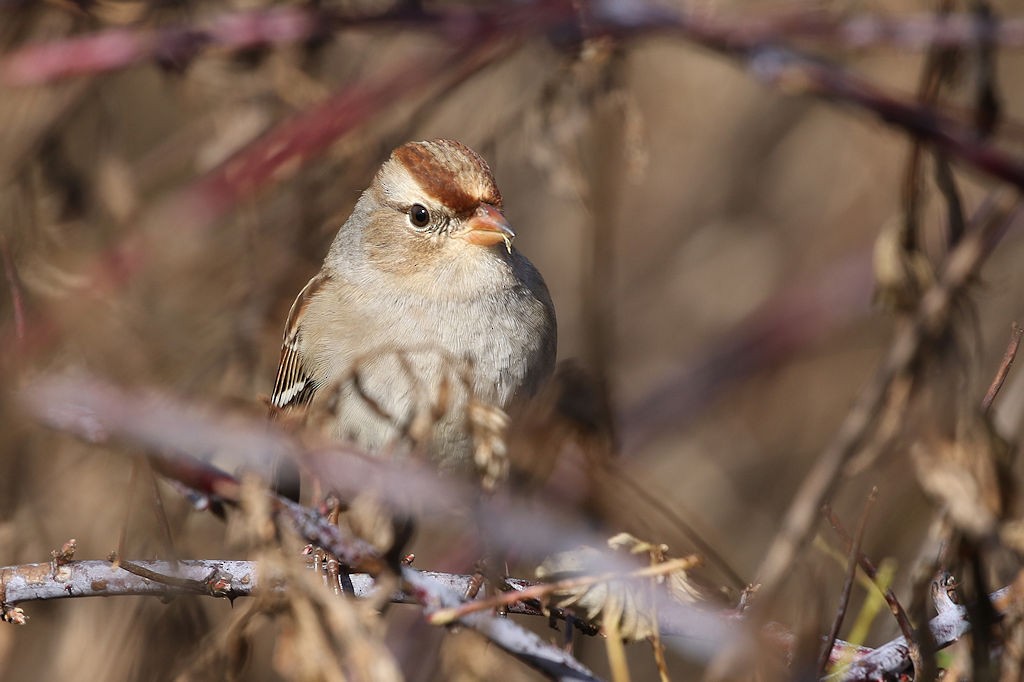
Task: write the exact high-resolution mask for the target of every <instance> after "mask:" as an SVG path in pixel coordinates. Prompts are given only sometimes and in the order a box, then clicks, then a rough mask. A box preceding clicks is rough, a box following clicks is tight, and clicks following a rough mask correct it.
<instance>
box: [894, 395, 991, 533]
mask: <svg viewBox="0 0 1024 682" xmlns="http://www.w3.org/2000/svg"><path fill="white" fill-rule="evenodd" d="M958 430H959V431H960V433H958V434H957V436H956V437H955V438H953V439H945V438H944V439H938V440H929V441H925V442H919V443H916V444H915V445H914V446H913V447H912V448H911V455H912V458H913V461H914V466H915V468H916V470H917V478H918V480H919V481H920V483H921V487H922V488H924V490H925V492H926V493H928V494H929V495H931V496H932V497H934V498H936V499H937V500H938V501H939V502H941V503H942V504H943V505H944V506H945V507H946V509H947V510H948V511H949V514H950V517H951V518H952V520H953V522H954V523H955V524H956V525H957V527H958V528H960V529H961V530H963V531H965V532H967V533H969V534H971V535H973V536H975V537H978V536H984V535H988V534H990V533H992V532H993V531H995V530H996V524H997V523H998V522H999V521H1000V520H1002V518H1003V516H1004V514H1005V512H1006V508H1007V505H1006V500H1007V499H1008V496H1009V492H1010V491H1009V490H1007V486H1008V482H1009V480H1010V479H1009V476H1008V475H1007V466H1008V465H1009V462H1010V454H1011V446H1010V444H1009V443H1007V442H1006V440H1005V439H1003V438H1002V437H1001V436H1000V435H999V434H998V433H996V431H995V429H994V427H993V426H992V424H991V422H990V420H989V419H988V418H987V417H985V416H982V415H978V416H977V417H976V418H974V419H971V420H970V421H969V423H968V424H967V425H966V426H964V427H963V428H960V429H958Z"/></svg>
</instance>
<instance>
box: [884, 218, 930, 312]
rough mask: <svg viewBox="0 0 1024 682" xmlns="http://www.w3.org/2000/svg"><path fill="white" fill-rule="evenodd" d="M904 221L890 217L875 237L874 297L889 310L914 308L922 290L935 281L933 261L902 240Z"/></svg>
mask: <svg viewBox="0 0 1024 682" xmlns="http://www.w3.org/2000/svg"><path fill="white" fill-rule="evenodd" d="M901 228H902V225H901V224H900V223H899V222H897V221H891V222H890V223H889V224H887V225H886V226H884V227H883V228H882V230H881V232H880V233H879V235H878V238H877V239H876V240H875V249H874V253H873V256H872V266H873V267H874V271H875V301H876V302H877V303H878V304H879V305H881V306H882V307H883V308H884V309H886V310H892V311H908V310H913V309H914V308H915V307H916V306H917V303H918V299H920V297H921V294H922V293H923V292H924V291H926V290H927V289H928V287H929V286H931V284H932V283H933V282H934V280H935V276H934V273H933V272H932V268H931V265H929V264H928V260H927V259H926V258H925V257H924V255H923V254H922V253H920V252H918V251H910V250H908V249H907V248H906V247H905V246H904V244H903V243H902V229H901Z"/></svg>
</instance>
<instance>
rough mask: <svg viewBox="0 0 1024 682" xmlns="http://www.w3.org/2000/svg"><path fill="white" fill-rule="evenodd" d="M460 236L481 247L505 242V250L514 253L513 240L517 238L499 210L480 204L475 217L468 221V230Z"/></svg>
mask: <svg viewBox="0 0 1024 682" xmlns="http://www.w3.org/2000/svg"><path fill="white" fill-rule="evenodd" d="M458 236H459V237H460V238H462V239H464V240H466V241H467V242H469V243H470V244H477V245H479V246H494V245H495V244H497V243H499V242H505V248H506V249H508V252H509V253H512V240H513V239H515V238H516V233H515V232H513V231H512V228H511V227H510V226H509V224H508V221H507V220H505V216H503V215H501V212H500V211H499V210H498V209H496V208H494V207H493V206H491V205H490V204H480V206H479V207H477V209H476V212H475V213H474V214H473V217H471V218H470V219H469V220H468V221H466V229H465V230H463V231H462V232H461V233H460V234H459V235H458Z"/></svg>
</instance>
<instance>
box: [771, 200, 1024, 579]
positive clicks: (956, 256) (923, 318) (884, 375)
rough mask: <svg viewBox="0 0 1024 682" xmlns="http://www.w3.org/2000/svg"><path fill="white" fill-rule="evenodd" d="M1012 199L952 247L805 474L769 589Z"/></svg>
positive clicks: (775, 546)
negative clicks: (908, 319) (916, 305)
mask: <svg viewBox="0 0 1024 682" xmlns="http://www.w3.org/2000/svg"><path fill="white" fill-rule="evenodd" d="M1009 200H1012V201H1013V203H1014V204H1016V199H1015V198H1012V199H1011V198H1010V197H1008V195H1006V194H1004V195H1001V196H1000V197H997V198H994V199H992V200H990V201H989V202H987V203H986V204H985V205H984V206H983V207H982V209H980V210H979V211H978V214H977V215H975V216H974V220H973V221H972V229H971V230H970V231H969V232H968V234H967V235H966V236H965V237H964V239H963V240H962V241H961V242H960V243H959V244H958V245H957V246H956V248H955V249H954V250H953V251H952V252H950V254H949V256H948V257H947V258H946V261H945V267H944V268H943V270H942V272H941V274H940V275H939V279H938V281H937V282H936V283H935V285H933V286H932V287H931V288H930V289H929V290H928V291H927V292H925V294H924V296H923V297H922V298H921V302H920V305H919V306H918V308H917V311H916V312H915V314H914V315H913V319H912V320H911V321H910V322H908V324H906V325H905V326H903V327H902V328H901V329H900V330H899V332H898V333H897V335H896V338H895V339H894V340H893V342H892V344H891V345H890V348H889V352H888V355H887V357H886V359H885V360H884V362H883V363H882V366H881V367H880V368H879V370H878V371H877V373H876V374H875V377H874V379H873V380H872V381H871V383H869V384H868V386H867V387H866V388H865V389H864V390H863V391H862V392H861V394H860V396H859V397H858V399H857V401H856V403H855V404H854V407H853V409H852V410H851V411H850V412H849V413H848V414H847V416H846V418H845V419H844V420H843V423H842V425H841V426H840V429H839V432H838V434H837V435H836V437H835V439H833V441H832V443H831V444H830V445H829V446H828V448H826V450H825V451H824V452H823V453H822V454H821V456H820V457H819V458H818V459H817V461H816V462H815V465H814V467H813V468H812V469H811V471H810V472H809V473H808V475H807V477H806V478H805V479H804V482H803V484H802V485H801V487H800V489H799V491H798V492H797V494H796V497H795V498H794V500H793V502H792V504H791V505H790V508H789V511H788V512H787V514H786V517H785V519H784V520H783V525H782V528H781V530H780V531H779V533H778V534H777V535H776V537H775V540H774V541H773V543H772V545H771V546H770V547H769V549H768V552H767V554H766V555H765V558H764V560H763V561H762V563H761V567H760V570H759V571H758V576H759V579H760V581H761V582H762V584H763V585H764V586H765V588H767V589H769V590H771V589H774V588H775V587H777V586H778V584H779V583H780V582H781V581H782V579H783V578H784V577H785V575H786V573H787V572H788V570H789V567H790V566H791V564H792V562H793V559H794V558H795V556H796V553H797V551H798V550H799V548H801V547H803V545H804V543H805V542H806V541H807V539H808V537H809V535H810V533H811V531H812V530H813V527H814V522H815V519H816V518H817V513H818V510H819V509H820V508H821V505H822V504H824V503H825V501H826V500H827V499H828V498H829V497H830V496H831V494H832V492H833V491H834V490H835V487H836V485H838V482H839V477H840V474H841V473H842V470H843V467H844V466H845V465H846V463H847V462H848V461H849V460H850V458H852V457H853V456H854V455H855V454H856V453H857V452H858V451H859V449H860V447H861V445H862V444H863V443H864V442H865V440H866V439H867V437H868V435H869V434H870V432H871V430H872V428H873V426H874V424H875V422H876V419H877V417H878V415H879V414H880V413H881V412H882V409H883V407H884V405H885V397H886V395H887V394H888V392H889V386H890V385H891V384H892V382H893V380H895V379H896V378H897V377H899V376H902V375H904V374H905V373H906V372H908V371H910V368H911V366H912V364H913V363H914V361H915V360H916V359H917V358H918V357H919V356H920V354H921V353H922V351H923V350H924V349H925V348H926V347H927V344H928V340H929V339H932V338H935V337H936V335H938V334H940V333H941V332H942V330H943V329H945V327H946V324H947V323H948V318H949V312H950V309H951V308H952V306H953V304H954V302H955V300H956V297H957V296H958V295H959V294H960V293H961V292H962V291H963V290H964V288H965V287H966V286H967V285H968V284H969V282H970V281H971V279H972V278H973V276H974V275H975V273H976V272H977V270H978V269H979V268H980V267H981V265H982V263H984V261H985V259H986V257H987V256H988V255H989V254H990V253H991V251H992V249H993V248H994V247H995V245H996V244H997V243H998V242H999V240H1000V239H1001V237H1002V236H1003V234H1004V233H1005V232H1006V230H1007V229H1008V228H1009V227H1010V225H1012V224H1013V223H1014V222H1016V220H1017V218H1018V217H1019V216H1020V210H1019V208H1017V207H1016V206H1015V207H1014V208H1013V210H1012V211H1010V215H1009V217H1005V211H1007V209H1008V207H1007V206H1006V204H1007V203H1008V201H1009Z"/></svg>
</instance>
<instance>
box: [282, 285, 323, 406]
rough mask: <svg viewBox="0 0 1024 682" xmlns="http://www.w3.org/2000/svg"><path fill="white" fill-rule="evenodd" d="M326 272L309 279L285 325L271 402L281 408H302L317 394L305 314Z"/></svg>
mask: <svg viewBox="0 0 1024 682" xmlns="http://www.w3.org/2000/svg"><path fill="white" fill-rule="evenodd" d="M325 282H326V277H325V276H324V275H322V274H320V275H317V276H316V277H314V278H313V279H311V280H309V283H308V284H306V286H305V287H303V289H302V291H300V292H299V295H298V296H297V297H296V298H295V302H294V303H292V307H291V310H290V311H289V312H288V322H287V324H286V325H285V331H284V341H283V343H282V344H281V361H280V364H278V367H277V378H276V379H275V380H274V392H273V393H272V394H271V396H270V402H271V403H272V404H273V405H274V407H277V408H278V409H285V408H288V407H298V406H301V405H305V404H307V403H308V402H309V401H310V400H312V399H313V395H314V393H316V389H317V383H316V380H315V379H313V377H311V376H310V375H309V370H308V368H306V367H305V357H304V353H303V333H302V316H303V314H304V313H305V311H306V307H307V306H308V305H309V302H310V301H311V300H312V298H313V295H314V294H315V293H316V292H317V291H318V290H319V289H320V288H321V287H322V286H323V285H324V283H325Z"/></svg>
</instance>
